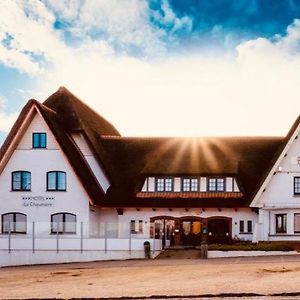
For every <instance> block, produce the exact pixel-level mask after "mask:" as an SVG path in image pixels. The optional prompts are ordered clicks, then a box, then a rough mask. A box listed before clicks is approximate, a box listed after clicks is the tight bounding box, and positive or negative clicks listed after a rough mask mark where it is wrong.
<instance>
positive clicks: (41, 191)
mask: <svg viewBox="0 0 300 300" xmlns="http://www.w3.org/2000/svg"><path fill="white" fill-rule="evenodd" d="M33 132H45V133H46V134H47V148H46V149H33V148H32V133H33ZM21 170H22V171H29V172H30V173H31V190H30V191H12V172H14V171H21ZM49 171H63V172H66V191H47V186H46V185H47V177H46V174H47V172H49ZM0 191H1V196H0V199H1V201H0V215H3V214H6V213H10V212H18V213H23V214H26V217H27V224H28V225H29V224H31V223H32V222H37V223H39V226H37V227H36V228H35V230H36V233H37V234H38V233H39V232H43V233H44V234H49V235H50V234H51V228H50V227H49V224H50V219H51V215H52V214H55V213H60V212H67V213H72V214H75V215H76V223H77V225H78V224H80V222H85V223H86V222H89V197H88V195H87V193H86V191H85V189H84V188H83V186H82V184H81V182H80V181H79V179H78V177H77V176H76V174H75V172H74V170H73V169H72V167H71V166H70V164H69V162H68V159H67V158H66V157H65V155H64V153H63V151H62V150H61V148H60V146H59V145H58V143H57V141H56V139H55V137H54V136H53V134H52V132H51V131H50V129H49V128H48V126H47V124H46V123H45V121H44V120H43V118H42V117H41V115H40V114H39V113H38V112H35V116H34V118H33V120H32V122H31V124H30V125H29V127H28V128H27V130H26V132H25V134H24V136H23V137H22V138H21V140H20V142H19V143H18V145H17V147H16V149H15V150H14V151H13V154H12V156H11V158H10V160H9V161H8V163H7V164H6V166H5V168H4V169H3V171H2V173H1V175H0ZM1 221H2V218H1ZM1 221H0V222H1ZM0 226H2V224H1V225H0ZM31 230H32V228H31V226H27V232H28V233H30V231H31ZM78 232H79V228H77V230H76V234H78Z"/></svg>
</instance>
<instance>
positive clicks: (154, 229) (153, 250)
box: [152, 221, 156, 254]
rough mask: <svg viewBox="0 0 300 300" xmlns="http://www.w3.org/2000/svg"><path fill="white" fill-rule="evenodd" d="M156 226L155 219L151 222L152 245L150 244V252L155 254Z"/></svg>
mask: <svg viewBox="0 0 300 300" xmlns="http://www.w3.org/2000/svg"><path fill="white" fill-rule="evenodd" d="M155 231H156V228H155V221H154V222H153V246H152V248H153V249H152V253H153V254H155V234H156V232H155Z"/></svg>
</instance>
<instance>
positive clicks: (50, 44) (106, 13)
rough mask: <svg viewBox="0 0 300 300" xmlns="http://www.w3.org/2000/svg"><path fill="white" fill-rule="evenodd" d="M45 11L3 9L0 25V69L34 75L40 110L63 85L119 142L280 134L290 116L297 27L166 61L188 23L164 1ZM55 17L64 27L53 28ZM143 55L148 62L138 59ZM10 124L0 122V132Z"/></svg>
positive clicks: (298, 65)
mask: <svg viewBox="0 0 300 300" xmlns="http://www.w3.org/2000/svg"><path fill="white" fill-rule="evenodd" d="M51 3H53V2H52V1H46V0H44V2H40V1H34V0H30V1H28V2H24V1H16V2H13V1H6V2H4V5H5V9H6V11H7V14H5V17H4V18H1V19H0V38H2V41H3V40H4V39H5V38H6V37H7V34H9V35H10V36H11V37H12V39H11V40H9V41H8V42H7V43H6V45H3V44H2V46H1V47H2V48H1V47H0V61H2V63H3V64H5V65H8V66H11V67H14V68H17V69H19V70H21V71H23V72H27V73H28V74H33V75H34V74H39V76H37V77H36V85H35V86H36V88H35V90H32V95H31V97H34V98H37V99H39V100H40V101H43V100H44V99H46V98H47V97H48V96H49V95H50V94H51V93H53V92H54V91H55V90H56V89H57V88H58V86H61V85H65V86H66V87H67V88H69V89H70V90H71V91H73V92H74V93H75V94H77V95H78V96H79V97H81V98H82V99H83V100H84V101H86V102H87V103H88V104H89V105H90V106H92V107H93V108H94V109H95V110H97V111H98V112H99V113H100V114H102V115H103V116H104V117H106V118H108V119H109V120H110V121H111V122H112V123H113V124H114V125H115V126H116V127H117V128H118V129H120V131H121V132H122V133H123V134H125V135H176V136H186V135H190V136H193V135H239V134H242V135H245V134H249V133H250V134H253V135H262V134H265V135H270V134H271V135H272V134H285V133H286V130H287V128H288V126H289V125H290V123H291V122H292V121H293V118H295V117H296V116H297V115H298V113H299V112H300V102H299V99H298V89H299V86H300V85H299V84H300V56H299V49H298V45H299V40H300V37H299V36H300V25H299V20H295V21H294V22H293V24H291V25H290V26H289V27H288V28H287V32H286V34H284V35H283V34H282V35H276V36H274V37H272V38H271V39H266V38H257V39H253V40H249V41H246V42H243V43H240V44H239V45H238V46H237V47H236V48H235V49H234V52H229V53H224V54H223V55H220V56H215V55H203V54H201V53H194V54H193V55H187V56H185V57H183V56H178V55H174V54H172V53H169V52H168V51H167V49H168V48H167V46H166V44H167V42H166V41H168V40H169V41H170V40H172V34H175V32H176V31H180V30H187V32H188V31H189V30H191V28H192V26H193V22H192V20H190V19H188V18H185V16H180V17H178V16H177V15H176V14H175V12H174V10H172V9H171V6H170V5H169V2H167V1H163V2H160V3H161V5H160V6H159V8H158V9H150V8H149V6H148V5H146V4H145V3H146V2H145V1H142V0H141V1H133V0H132V1H131V0H123V1H121V2H116V1H113V0H112V1H100V0H99V1H84V2H83V1H79V0H78V1H76V0H74V1H72V2H70V1H66V0H65V1H62V2H60V3H59V4H58V5H56V4H55V5H56V6H55V7H53V6H51ZM71 3H73V4H74V5H71ZM117 3H118V5H117ZM120 3H122V4H120ZM149 10H151V11H149ZM150 14H152V16H153V18H154V23H155V22H156V23H157V24H160V26H161V27H160V26H156V25H154V23H151V22H150V21H149V15H150ZM153 14H154V15H153ZM7 15H8V16H7ZM58 16H60V19H59V21H60V22H62V23H64V22H65V24H67V25H66V26H67V28H63V29H55V24H56V23H55V22H56V21H57V20H58V19H57V18H58ZM222 30H223V29H222V28H221V27H215V31H216V32H217V33H216V34H218V32H219V31H221V32H222ZM92 32H95V33H96V34H95V36H94V35H92V34H91V33H92ZM170 32H171V37H166V35H167V34H169V33H170ZM66 33H70V34H72V35H73V36H77V38H78V40H76V39H75V40H72V41H71V43H70V42H69V41H68V39H67V37H66ZM72 42H73V43H72ZM131 47H136V48H139V49H141V51H142V53H143V55H142V56H138V55H137V56H134V55H131V53H130V51H129V48H131ZM1 49H2V52H1ZM153 53H154V54H158V58H156V59H155V60H151V59H148V57H149V56H151V55H152V54H153ZM150 54H151V55H150ZM154 56H155V55H154ZM14 117H15V116H14V115H7V114H4V113H1V115H0V120H1V121H0V130H1V128H4V127H5V128H7V126H8V127H9V125H8V124H9V121H10V122H11V121H12V120H13V118H14ZM266 120H268V121H266ZM10 124H11V123H10ZM3 130H4V129H3Z"/></svg>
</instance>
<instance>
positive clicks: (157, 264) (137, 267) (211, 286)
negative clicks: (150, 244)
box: [0, 255, 300, 299]
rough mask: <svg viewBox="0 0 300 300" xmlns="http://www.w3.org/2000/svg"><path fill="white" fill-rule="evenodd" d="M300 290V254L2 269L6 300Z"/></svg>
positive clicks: (0, 280)
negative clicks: (15, 299) (17, 299)
mask: <svg viewBox="0 0 300 300" xmlns="http://www.w3.org/2000/svg"><path fill="white" fill-rule="evenodd" d="M299 291H300V255H299V256H298V255H295V256H276V257H255V258H254V257H248V258H219V259H208V260H194V259H186V260H183V259H180V260H173V259H166V260H149V261H146V260H129V261H107V262H92V263H73V264H60V265H43V266H30V267H9V268H2V269H0V298H2V299H11V298H54V297H57V298H75V297H77V298H80V297H82V298H83V297H85V298H88V297H121V296H123V297H124V296H128V297H143V296H151V295H170V296H184V295H186V296H192V295H195V296H199V295H207V294H210V295H211V294H221V293H225V294H230V293H232V294H235V293H246V294H249V293H256V294H260V295H270V294H274V293H283V292H287V293H291V292H299ZM293 299H296V298H295V296H294V297H293Z"/></svg>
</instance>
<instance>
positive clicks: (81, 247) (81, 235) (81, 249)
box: [80, 222, 83, 253]
mask: <svg viewBox="0 0 300 300" xmlns="http://www.w3.org/2000/svg"><path fill="white" fill-rule="evenodd" d="M80 252H81V253H82V252H83V222H81V223H80Z"/></svg>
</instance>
